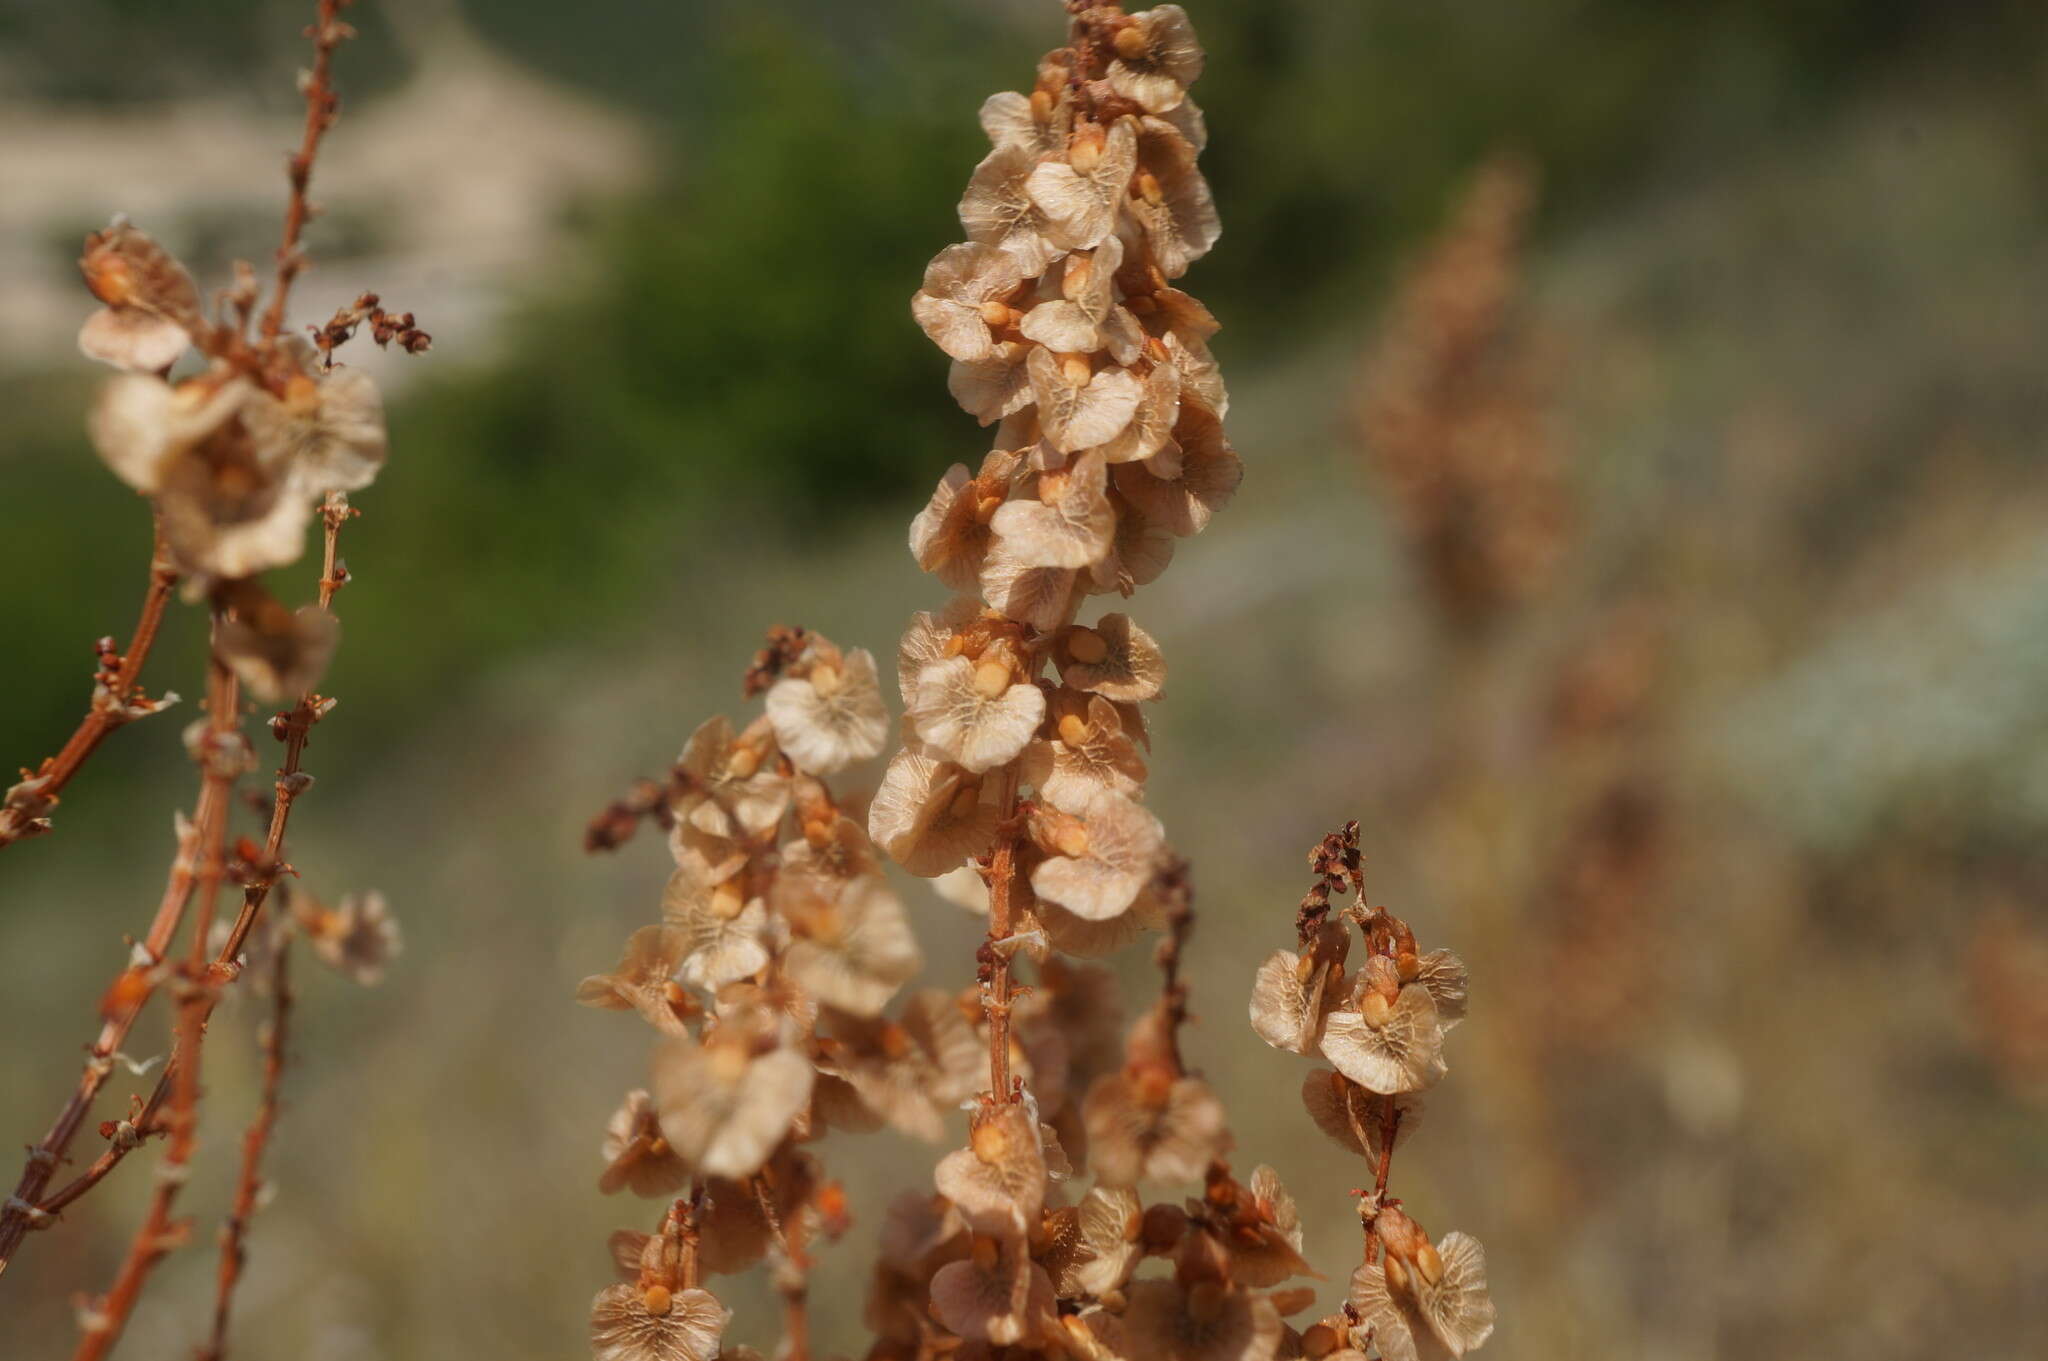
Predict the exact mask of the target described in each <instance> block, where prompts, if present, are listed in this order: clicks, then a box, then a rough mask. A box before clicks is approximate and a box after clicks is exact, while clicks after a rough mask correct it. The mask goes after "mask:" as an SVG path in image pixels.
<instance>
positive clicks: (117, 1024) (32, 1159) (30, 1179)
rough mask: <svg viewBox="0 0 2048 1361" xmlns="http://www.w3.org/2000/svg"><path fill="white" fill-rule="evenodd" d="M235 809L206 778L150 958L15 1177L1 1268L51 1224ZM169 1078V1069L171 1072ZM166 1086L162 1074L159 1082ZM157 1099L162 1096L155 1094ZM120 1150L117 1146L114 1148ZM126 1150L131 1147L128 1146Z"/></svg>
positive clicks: (160, 911)
mask: <svg viewBox="0 0 2048 1361" xmlns="http://www.w3.org/2000/svg"><path fill="white" fill-rule="evenodd" d="M227 811H228V791H227V789H226V787H225V786H224V785H222V784H220V783H219V782H217V781H211V780H209V781H204V782H202V784H201V786H200V791H199V798H198V801H197V803H196V804H195V805H194V807H193V810H192V822H191V825H190V827H189V829H188V830H187V832H186V834H185V836H184V838H183V839H182V840H181V842H180V844H179V847H178V854H177V857H176V858H175V859H174V860H173V861H172V862H171V871H170V875H169V878H168V881H167V882H166V883H165V885H164V893H163V898H162V899H161V900H160V901H159V902H158V903H157V909H156V916H155V918H154V919H153V920H152V921H151V922H150V926H149V932H148V934H147V935H146V936H145V937H144V938H143V940H142V942H141V946H140V950H141V954H142V955H143V956H144V960H145V962H144V963H143V964H142V965H139V966H131V967H130V968H129V969H128V970H127V971H126V972H124V973H123V974H122V975H121V977H120V978H119V979H117V980H116V982H115V984H114V986H113V988H111V989H109V991H108V994H107V1001H106V1002H104V1003H103V1004H102V1005H103V1007H104V1008H105V1010H106V1020H105V1021H104V1022H103V1023H102V1024H101V1026H100V1033H99V1037H98V1038H97V1039H95V1040H94V1041H93V1043H92V1047H91V1049H89V1050H88V1051H87V1053H86V1060H85V1067H84V1069H83V1070H82V1071H81V1072H80V1074H79V1079H78V1086H77V1087H76V1088H75V1089H73V1091H72V1093H71V1096H70V1099H69V1100H68V1101H66V1102H65V1105H64V1108H63V1109H62V1110H61V1111H59V1112H58V1113H57V1118H56V1120H55V1121H54V1122H53V1123H52V1124H51V1126H50V1129H49V1132H48V1133H46V1134H45V1135H44V1136H43V1137H42V1140H41V1141H40V1142H38V1143H37V1144H36V1145H35V1146H34V1147H32V1148H31V1149H30V1150H29V1155H28V1163H27V1165H26V1166H25V1167H24V1168H23V1169H22V1174H21V1178H20V1180H19V1181H18V1182H17V1183H16V1184H15V1188H14V1195H13V1197H12V1198H10V1199H9V1201H8V1202H7V1205H6V1207H5V1209H4V1210H0V1272H5V1271H6V1270H7V1264H8V1263H9V1262H10V1261H12V1260H13V1257H14V1253H15V1250H16V1249H18V1248H19V1247H20V1246H21V1240H22V1238H23V1237H24V1236H25V1235H26V1234H27V1232H28V1231H29V1230H30V1229H31V1228H41V1227H45V1226H47V1225H48V1224H49V1223H50V1222H51V1221H50V1215H51V1213H52V1211H51V1210H50V1208H49V1207H48V1206H45V1205H43V1204H42V1203H41V1200H42V1195H43V1192H44V1190H45V1188H47V1187H48V1186H49V1184H50V1179H51V1177H52V1176H53V1175H54V1174H55V1172H56V1170H57V1168H58V1167H59V1166H60V1165H62V1163H63V1161H64V1158H65V1155H66V1153H67V1152H68V1151H69V1150H70V1147H71V1141H72V1139H73V1138H75V1137H76V1136H77V1134H78V1130H79V1126H81V1125H82V1124H84V1123H85V1121H86V1118H87V1117H88V1116H89V1115H90V1114H91V1112H92V1105H93V1102H94V1101H95V1100H96V1099H97V1098H98V1096H99V1093H100V1088H101V1087H103V1086H105V1085H106V1081H107V1078H108V1077H109V1076H110V1075H111V1074H112V1073H113V1070H114V1055H115V1053H116V1052H118V1051H119V1049H120V1048H121V1045H122V1044H123V1043H124V1042H125V1041H126V1040H127V1038H128V1033H129V1031H130V1030H132V1029H133V1028H134V1026H135V1021H136V1018H137V1017H138V1016H140V1015H141V1014H142V1009H143V1008H144V1007H145V1006H146V1005H147V1004H148V1002H149V999H150V998H151V997H152V996H153V995H154V994H155V992H156V988H157V985H158V981H159V979H158V975H159V973H160V967H159V966H161V964H162V963H163V961H164V959H165V957H166V956H167V955H168V954H169V953H170V948H171V942H172V941H173V940H175V939H176V937H177V934H178V927H179V925H180V924H181V923H182V922H183V921H184V917H185V908H186V905H187V904H188V903H189V902H190V901H191V897H192V888H193V885H194V882H195V878H196V875H195V870H196V867H197V864H198V857H199V850H200V847H201V846H202V845H203V844H204V837H205V835H206V833H207V830H208V829H209V828H213V827H222V828H225V826H226V820H227ZM164 1076H165V1077H166V1078H167V1077H168V1076H169V1073H168V1072H166V1073H165V1075H164ZM159 1086H161V1081H160V1083H159ZM152 1101H153V1103H154V1101H155V1098H152ZM109 1152H114V1150H109ZM121 1152H125V1150H121ZM119 1161H120V1157H119V1156H115V1157H113V1158H112V1159H111V1160H110V1161H108V1162H107V1163H106V1165H105V1167H104V1168H101V1167H100V1164H98V1163H95V1164H94V1166H95V1168H96V1169H98V1176H92V1175H91V1174H88V1176H89V1177H90V1180H86V1179H81V1181H82V1183H83V1184H78V1183H74V1186H73V1187H67V1188H66V1190H67V1191H70V1192H72V1194H71V1195H70V1197H69V1199H67V1200H66V1201H65V1202H64V1203H65V1204H69V1203H70V1200H73V1199H76V1198H77V1196H78V1195H79V1194H83V1192H84V1191H86V1190H89V1189H90V1188H91V1187H92V1186H93V1185H95V1184H97V1182H98V1179H99V1177H101V1176H104V1175H105V1174H106V1172H107V1171H111V1170H112V1167H113V1165H114V1164H115V1163H118V1162H119Z"/></svg>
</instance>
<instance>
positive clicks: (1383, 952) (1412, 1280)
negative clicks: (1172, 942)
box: [1251, 822, 1494, 1361]
mask: <svg viewBox="0 0 2048 1361" xmlns="http://www.w3.org/2000/svg"><path fill="white" fill-rule="evenodd" d="M1310 863H1311V865H1312V866H1313V867H1314V869H1315V872H1316V883H1315V886H1314V887H1313V888H1311V889H1310V890H1309V892H1308V895H1307V896H1306V897H1305V898H1304V899H1303V900H1302V904H1301V908H1300V911H1299V912H1298V914H1297V916H1296V918H1295V932H1296V936H1297V941H1296V948H1295V949H1293V950H1275V951H1274V952H1273V953H1272V954H1271V955H1269V956H1268V957H1267V958H1266V960H1265V962H1264V963H1262V964H1261V965H1260V966H1259V970H1258V976H1257V980H1256V982H1255V983H1254V985H1253V989H1252V999H1251V1023H1252V1029H1253V1030H1255V1031H1257V1032H1258V1035H1259V1038H1260V1039H1262V1040H1264V1041H1265V1042H1266V1043H1267V1044H1270V1045H1272V1046H1273V1047H1274V1048H1275V1049H1283V1050H1286V1051H1287V1052H1288V1053H1292V1054H1304V1055H1307V1054H1315V1053H1318V1052H1320V1053H1321V1055H1322V1056H1323V1057H1324V1058H1325V1059H1328V1060H1329V1062H1330V1064H1331V1066H1332V1068H1333V1069H1334V1070H1335V1071H1332V1070H1331V1069H1317V1070H1315V1071H1314V1072H1311V1073H1310V1074H1309V1075H1308V1078H1307V1080H1306V1081H1304V1082H1303V1084H1302V1088H1301V1097H1302V1103H1303V1105H1305V1106H1306V1107H1307V1108H1308V1113H1309V1117H1310V1118H1311V1119H1312V1120H1313V1121H1314V1122H1315V1124H1316V1127H1317V1128H1318V1129H1320V1130H1322V1132H1323V1133H1324V1134H1326V1135H1328V1136H1329V1137H1330V1138H1331V1139H1333V1140H1335V1141H1336V1142H1337V1143H1338V1144H1339V1145H1341V1146H1342V1147H1344V1148H1346V1149H1348V1150H1349V1151H1350V1152H1352V1153H1354V1154H1357V1155H1358V1156H1359V1157H1361V1158H1364V1159H1365V1160H1366V1161H1367V1163H1368V1165H1369V1166H1371V1167H1372V1169H1373V1172H1374V1177H1373V1186H1372V1189H1371V1190H1369V1191H1365V1192H1363V1193H1361V1199H1360V1202H1359V1215H1360V1217H1361V1218H1362V1219H1363V1220H1364V1222H1365V1225H1366V1239H1365V1261H1364V1263H1363V1264H1362V1265H1361V1266H1360V1267H1359V1268H1358V1271H1357V1272H1356V1273H1355V1274H1354V1275H1353V1276H1352V1278H1351V1294H1350V1298H1349V1300H1348V1302H1347V1305H1346V1308H1345V1310H1344V1311H1343V1312H1342V1313H1340V1314H1338V1315H1335V1316H1333V1317H1331V1318H1328V1319H1325V1320H1323V1321H1322V1322H1321V1323H1320V1324H1319V1325H1317V1328H1316V1329H1312V1330H1311V1332H1312V1333H1313V1337H1312V1338H1311V1339H1310V1341H1311V1343H1312V1345H1310V1346H1309V1348H1308V1352H1309V1354H1310V1355H1311V1356H1314V1357H1321V1356H1323V1355H1324V1354H1326V1353H1328V1352H1331V1351H1338V1350H1347V1349H1349V1350H1356V1351H1358V1352H1360V1353H1363V1351H1364V1350H1365V1349H1366V1348H1367V1347H1368V1346H1372V1347H1376V1348H1377V1349H1378V1354H1379V1355H1380V1356H1382V1357H1384V1358H1385V1359H1386V1361H1417V1358H1427V1357H1434V1356H1442V1355H1446V1354H1448V1355H1451V1356H1463V1355H1464V1354H1465V1353H1466V1352H1468V1351H1470V1350H1472V1349H1473V1348H1475V1347H1477V1346H1479V1345H1480V1344H1481V1343H1483V1342H1484V1341H1486V1339H1487V1338H1488V1337H1489V1336H1490V1335H1491V1334H1492V1332H1493V1312H1494V1311H1493V1302H1492V1300H1491V1299H1490V1298H1489V1297H1488V1296H1487V1293H1486V1254H1485V1252H1484V1250H1482V1249H1481V1248H1480V1246H1479V1242H1478V1240H1477V1239H1474V1238H1472V1237H1471V1236H1469V1235H1467V1234H1463V1233H1452V1234H1447V1235H1446V1236H1445V1237H1444V1238H1443V1240H1442V1241H1441V1242H1439V1243H1436V1244H1434V1245H1432V1244H1431V1243H1430V1241H1429V1238H1428V1235H1426V1234H1425V1233H1423V1231H1422V1229H1421V1228H1420V1226H1418V1225H1417V1224H1416V1223H1415V1221H1414V1220H1413V1219H1411V1218H1410V1217H1409V1216H1408V1214H1407V1213H1406V1211H1404V1210H1403V1209H1402V1208H1401V1202H1400V1201H1398V1200H1394V1199H1391V1198H1389V1197H1388V1196H1387V1194H1386V1191H1387V1176H1388V1170H1389V1167H1390V1165H1391V1162H1392V1159H1393V1154H1394V1150H1395V1149H1396V1148H1397V1147H1399V1145H1400V1143H1401V1141H1402V1139H1403V1138H1404V1137H1406V1136H1407V1135H1408V1134H1409V1133H1411V1132H1412V1131H1413V1130H1414V1128H1415V1125H1416V1122H1417V1121H1418V1120H1419V1119H1420V1118H1421V1115H1422V1096H1423V1093H1424V1092H1426V1091H1427V1090H1428V1089H1429V1088H1431V1087H1433V1086H1435V1085H1436V1083H1437V1081H1438V1080H1439V1079H1440V1078H1442V1077H1443V1075H1444V1073H1445V1071H1446V1069H1445V1065H1444V1060H1443V1048H1444V1036H1445V1034H1446V1033H1447V1032H1448V1031H1450V1030H1451V1029H1452V1028H1453V1027H1454V1026H1456V1025H1457V1024H1458V1022H1459V1021H1461V1020H1463V1019H1464V1017H1465V1004H1466V977H1465V966H1464V964H1463V963H1462V962H1461V961H1460V960H1459V959H1458V957H1457V956H1456V955H1454V954H1452V953H1451V952H1450V951H1448V950H1432V951H1430V952H1428V953H1427V954H1424V953H1422V952H1421V951H1420V950H1418V948H1417V946H1416V943H1415V933H1414V932H1413V931H1411V930H1410V929H1409V927H1408V924H1407V923H1406V922H1404V921H1402V920H1401V919H1400V918H1399V917H1396V916H1394V915H1393V914H1392V913H1390V912H1388V911H1387V910H1386V909H1385V908H1383V907H1379V908H1371V907H1367V906H1366V904H1365V877H1364V874H1363V872H1362V869H1361V865H1360V857H1359V850H1358V824H1357V823H1356V822H1353V823H1350V824H1348V825H1347V826H1346V827H1345V828H1344V830H1343V831H1341V832H1334V833H1332V834H1331V835H1329V836H1328V837H1325V838H1324V839H1323V841H1322V842H1321V843H1320V844H1319V845H1318V846H1317V847H1316V848H1315V850H1314V851H1313V852H1312V853H1311V855H1310ZM1347 895H1348V896H1349V898H1350V901H1349V902H1348V903H1344V904H1343V905H1342V906H1340V907H1338V908H1335V909H1333V907H1332V902H1331V900H1332V899H1333V898H1336V899H1339V900H1340V901H1341V900H1342V899H1343V898H1344V897H1346V896H1347ZM1354 927H1355V928H1356V929H1357V930H1358V931H1359V932H1360V933H1361V935H1362V936H1363V938H1364V941H1365V959H1364V961H1363V963H1362V965H1361V966H1360V967H1359V968H1357V969H1355V970H1348V969H1347V967H1346V966H1347V961H1348V958H1349V956H1350V952H1351V945H1352V930H1353V928H1354Z"/></svg>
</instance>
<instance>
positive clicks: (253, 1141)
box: [198, 935, 292, 1361]
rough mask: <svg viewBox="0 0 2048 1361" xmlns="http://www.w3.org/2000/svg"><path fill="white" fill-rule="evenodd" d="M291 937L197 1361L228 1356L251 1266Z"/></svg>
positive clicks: (280, 1059)
mask: <svg viewBox="0 0 2048 1361" xmlns="http://www.w3.org/2000/svg"><path fill="white" fill-rule="evenodd" d="M290 959H291V937H290V936H288V935H280V936H279V937H278V942H277V953H276V954H275V955H274V956H273V957H272V959H271V972H270V1020H269V1023H268V1024H266V1025H265V1026H264V1027H263V1029H262V1033H261V1043H262V1047H263V1093H262V1096H261V1097H260V1098H259V1099H258V1101H257V1105H256V1115H255V1117H254V1118H253V1119H252V1120H250V1122H249V1128H248V1131H247V1132H246V1133H244V1134H243V1135H242V1170H241V1173H240V1175H239V1176H237V1177H236V1179H235V1200H234V1207H233V1208H232V1209H231V1210H230V1211H229V1212H228V1218H227V1222H226V1223H225V1224H223V1225H221V1232H220V1276H219V1285H218V1287H217V1289H216V1291H215V1294H214V1303H213V1339H212V1341H211V1342H209V1343H208V1344H207V1346H206V1347H205V1348H204V1349H203V1350H202V1351H200V1353H199V1355H198V1361H221V1358H222V1357H224V1356H226V1355H227V1351H228V1319H229V1316H230V1315H231V1314H232V1313H233V1310H234V1299H235V1287H236V1286H237V1285H238V1284H240V1282H241V1279H242V1267H243V1266H244V1265H245V1264H246V1262H247V1261H248V1250H247V1244H248V1238H249V1221H250V1219H251V1218H253V1217H254V1216H255V1214H256V1209H257V1201H258V1200H259V1199H260V1198H261V1196H262V1193H263V1153H264V1150H265V1149H266V1148H268V1147H269V1144H270V1134H271V1131H272V1130H274V1129H275V1128H276V1127H277V1113H278V1092H279V1089H280V1088H281V1087H282V1086H283V1085H284V1064H285V1044H286V1039H287V1036H288V1034H289V1025H290V1021H291V1010H292V989H291V975H290V971H289V968H288V965H289V963H290Z"/></svg>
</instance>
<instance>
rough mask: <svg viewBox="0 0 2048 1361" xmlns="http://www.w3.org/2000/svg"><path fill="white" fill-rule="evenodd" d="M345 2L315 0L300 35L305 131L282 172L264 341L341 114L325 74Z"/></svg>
mask: <svg viewBox="0 0 2048 1361" xmlns="http://www.w3.org/2000/svg"><path fill="white" fill-rule="evenodd" d="M347 3H348V0H319V9H318V12H317V14H316V15H315V18H314V21H313V27H311V28H310V29H308V30H307V31H306V36H308V37H310V38H311V39H312V40H313V67H312V69H311V70H310V71H308V72H307V73H306V77H305V80H304V82H303V88H304V93H305V96H306V126H305V132H304V133H303V134H302V135H301V137H300V139H299V149H298V150H297V151H296V152H294V153H293V155H292V158H291V160H290V161H289V162H288V163H287V165H286V168H285V173H286V174H287V175H288V176H289V178H290V180H291V186H292V192H291V198H290V199H289V200H287V202H286V203H285V209H284V238H283V240H282V241H280V242H279V243H278V247H277V283H276V286H275V287H274V289H273V290H272V292H271V296H270V306H269V307H267V308H265V309H264V312H263V328H262V333H263V339H265V340H266V341H268V340H275V339H277V336H278V333H279V332H280V331H282V330H283V329H284V311H285V300H286V298H287V297H288V296H289V295H290V293H291V288H292V280H294V279H296V278H297V277H298V274H299V271H300V269H302V268H303V267H304V265H305V259H304V257H303V256H301V255H300V254H299V238H300V236H301V235H303V234H304V232H305V230H306V223H307V221H308V220H309V219H310V218H311V217H312V215H313V208H312V203H311V200H309V199H308V198H307V197H306V190H307V188H308V187H309V186H310V185H311V184H312V182H313V159H314V157H315V156H317V155H318V154H319V151H320V139H321V137H323V136H324V135H326V132H327V129H329V128H331V127H333V126H334V119H335V115H336V114H337V113H339V112H340V109H341V101H340V100H339V99H338V98H336V96H335V93H334V87H333V85H331V84H330V83H329V82H328V71H329V68H330V67H331V66H332V64H333V57H334V49H335V48H337V47H339V46H340V45H341V44H342V42H343V40H345V39H346V38H347V37H348V36H349V28H348V25H346V24H344V23H342V22H341V11H342V8H343V7H344V6H345V5H346V4H347Z"/></svg>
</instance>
